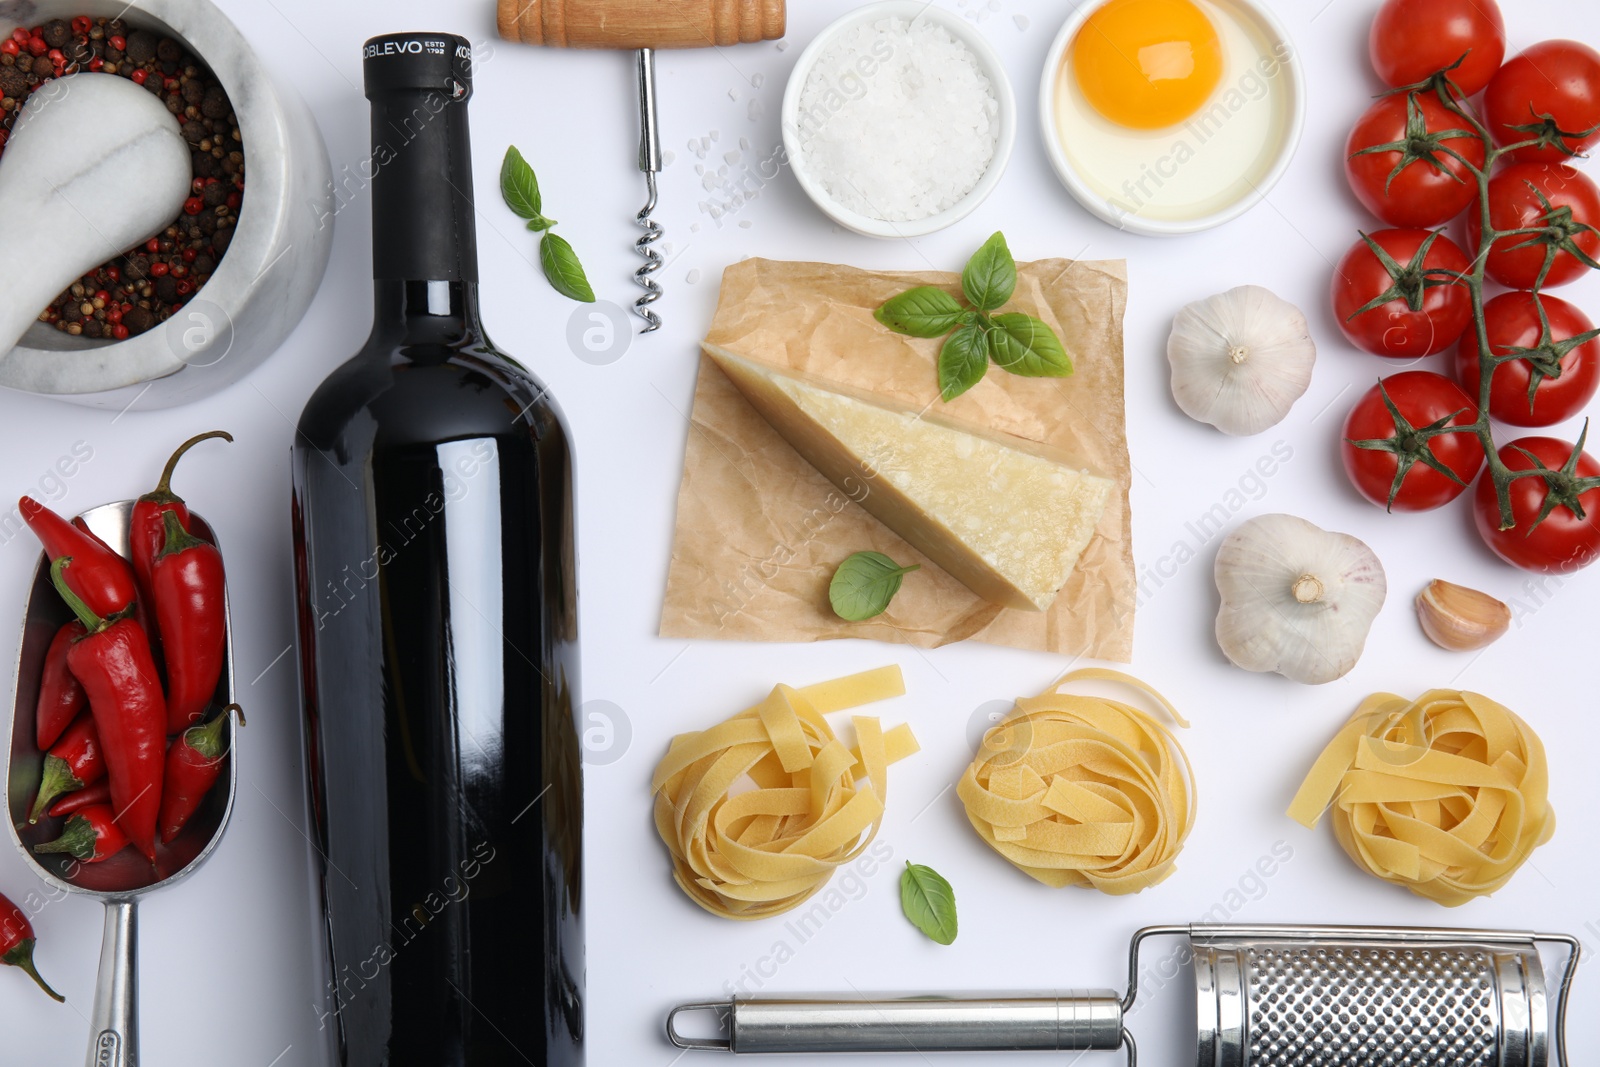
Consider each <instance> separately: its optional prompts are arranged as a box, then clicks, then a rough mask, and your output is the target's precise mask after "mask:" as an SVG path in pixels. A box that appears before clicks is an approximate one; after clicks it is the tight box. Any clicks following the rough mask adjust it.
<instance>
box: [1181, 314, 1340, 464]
mask: <svg viewBox="0 0 1600 1067" xmlns="http://www.w3.org/2000/svg"><path fill="white" fill-rule="evenodd" d="M1316 359H1317V346H1316V342H1314V341H1312V340H1311V328H1310V326H1308V325H1307V324H1306V317H1305V316H1304V315H1302V314H1301V313H1300V309H1299V308H1297V307H1295V306H1294V305H1293V304H1291V303H1289V302H1288V301H1287V300H1281V299H1279V298H1278V297H1277V296H1274V295H1273V294H1272V293H1271V292H1270V291H1269V290H1266V289H1263V288H1261V286H1259V285H1241V286H1239V287H1238V288H1235V289H1229V290H1228V291H1227V292H1225V293H1218V294H1217V295H1216V296H1211V297H1207V298H1206V299H1204V300H1197V301H1195V302H1194V303H1193V304H1190V305H1188V306H1187V307H1185V308H1184V309H1183V310H1182V311H1180V312H1178V315H1177V317H1176V318H1175V319H1173V322H1172V335H1171V336H1170V337H1168V338H1167V361H1168V362H1170V363H1171V364H1172V398H1173V399H1174V400H1176V401H1177V402H1178V406H1179V407H1180V408H1182V409H1183V413H1184V414H1185V415H1188V416H1189V417H1190V418H1191V419H1195V420H1196V421H1198V422H1209V423H1210V424H1211V425H1213V426H1215V427H1216V428H1217V429H1219V430H1221V431H1222V432H1223V433H1227V434H1234V435H1235V436H1247V435H1249V434H1253V433H1260V432H1261V431H1262V430H1265V429H1266V428H1267V427H1269V426H1276V425H1277V424H1278V423H1279V422H1281V421H1283V417H1284V416H1285V415H1287V414H1289V409H1290V408H1291V407H1293V406H1294V402H1295V401H1296V400H1299V399H1300V397H1301V396H1302V395H1303V394H1304V393H1305V391H1306V388H1307V386H1309V385H1310V384H1311V366H1312V364H1313V363H1315V362H1316Z"/></svg>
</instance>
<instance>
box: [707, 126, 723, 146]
mask: <svg viewBox="0 0 1600 1067" xmlns="http://www.w3.org/2000/svg"><path fill="white" fill-rule="evenodd" d="M721 136H722V131H720V130H712V131H711V139H712V140H713V141H715V140H718V139H720V138H721ZM706 147H707V148H710V147H711V146H710V145H706Z"/></svg>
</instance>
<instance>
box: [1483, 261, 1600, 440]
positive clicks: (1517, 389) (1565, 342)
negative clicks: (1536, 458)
mask: <svg viewBox="0 0 1600 1067" xmlns="http://www.w3.org/2000/svg"><path fill="white" fill-rule="evenodd" d="M1541 304H1542V305H1543V307H1544V314H1545V321H1546V322H1548V323H1549V325H1550V334H1549V337H1548V338H1544V337H1543V326H1542V324H1541V323H1540V321H1539V307H1540V305H1541ZM1483 317H1484V324H1485V326H1486V327H1487V333H1488V337H1489V345H1490V348H1489V350H1490V351H1491V352H1493V353H1494V354H1495V355H1497V356H1504V355H1510V354H1511V353H1512V352H1525V353H1527V358H1526V359H1514V360H1511V361H1510V362H1508V363H1502V364H1500V365H1499V366H1497V367H1496V368H1495V371H1494V383H1493V385H1492V386H1491V388H1490V392H1489V414H1491V415H1493V416H1494V417H1495V418H1497V419H1499V420H1500V421H1501V422H1506V423H1510V424H1511V425H1512V426H1550V425H1553V424H1555V423H1558V422H1564V421H1566V420H1567V419H1570V418H1572V417H1573V416H1574V415H1576V414H1578V412H1580V411H1582V410H1583V409H1584V408H1585V407H1586V406H1587V405H1588V403H1589V401H1590V400H1592V399H1593V398H1594V394H1595V390H1596V388H1600V338H1596V337H1595V336H1593V335H1594V323H1592V322H1590V321H1589V316H1587V315H1585V314H1584V313H1583V312H1582V311H1579V310H1578V309H1577V308H1575V307H1573V306H1572V305H1571V304H1569V303H1567V302H1566V301H1565V300H1562V299H1561V298H1560V297H1555V296H1544V295H1541V296H1539V297H1538V298H1537V300H1535V298H1534V295H1533V294H1532V293H1526V292H1515V293H1501V294H1500V295H1499V296H1497V297H1495V298H1494V299H1493V300H1491V301H1489V302H1488V303H1487V304H1485V305H1484V306H1483ZM1479 370H1480V364H1479V353H1478V333H1477V331H1476V330H1473V331H1471V332H1470V333H1467V334H1465V335H1464V336H1463V337H1462V338H1461V344H1460V345H1458V346H1457V347H1456V374H1457V376H1458V377H1460V379H1461V385H1462V387H1463V388H1464V389H1466V391H1467V394H1468V395H1469V396H1474V397H1475V396H1477V395H1478V386H1479ZM1530 401H1531V402H1530Z"/></svg>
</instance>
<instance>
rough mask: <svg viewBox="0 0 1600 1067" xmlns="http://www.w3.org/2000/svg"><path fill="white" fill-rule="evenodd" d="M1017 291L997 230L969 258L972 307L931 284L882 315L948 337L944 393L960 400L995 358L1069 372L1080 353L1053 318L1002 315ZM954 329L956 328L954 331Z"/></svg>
mask: <svg viewBox="0 0 1600 1067" xmlns="http://www.w3.org/2000/svg"><path fill="white" fill-rule="evenodd" d="M1016 291H1017V261H1016V260H1015V259H1013V258H1012V256H1011V249H1010V248H1008V247H1007V246H1006V238H1005V234H1003V233H996V234H995V235H994V236H993V237H991V238H989V239H988V240H987V241H985V242H984V243H983V247H982V248H980V249H978V251H977V252H976V253H974V254H973V256H972V258H971V259H970V260H968V261H967V266H966V269H964V270H963V271H962V272H961V292H962V294H963V295H965V296H966V298H967V303H968V304H970V305H971V307H964V306H962V304H961V302H960V301H958V300H957V299H956V298H955V297H953V296H951V295H950V294H949V293H947V292H945V291H944V290H943V289H938V288H935V287H934V286H931V285H923V286H918V287H917V288H915V289H908V290H907V291H905V292H903V293H901V294H900V295H899V296H895V297H891V298H890V299H889V300H887V301H885V302H884V304H883V305H882V306H881V307H879V308H878V310H877V311H876V312H874V313H873V314H874V317H875V318H876V319H877V320H878V321H879V322H881V323H883V324H884V325H885V326H887V327H889V329H891V330H893V331H894V332H895V333H902V334H905V335H907V336H909V337H923V338H933V337H944V336H945V334H950V336H949V338H947V339H946V340H945V343H944V346H943V347H942V348H941V349H940V350H939V396H940V397H941V398H943V399H944V400H946V401H951V400H954V399H955V398H956V397H958V396H960V395H961V394H962V393H964V392H966V391H967V390H968V389H971V388H972V387H973V386H974V385H977V384H978V382H979V381H981V380H982V379H983V376H984V374H985V373H986V372H987V371H988V369H989V364H990V363H991V362H993V363H994V365H995V366H997V367H999V368H1001V369H1002V370H1007V371H1010V372H1011V373H1012V374H1019V375H1022V376H1023V377H1027V378H1064V377H1066V376H1067V375H1069V374H1071V373H1072V357H1071V356H1069V355H1068V354H1067V350H1066V348H1065V346H1063V345H1062V343H1061V338H1060V337H1058V336H1056V332H1055V331H1054V330H1052V329H1051V328H1050V327H1049V326H1048V325H1047V324H1046V323H1044V322H1041V321H1040V320H1038V319H1036V318H1034V317H1033V316H1032V315H1024V314H1022V313H1021V312H1009V313H1006V314H995V312H998V311H999V310H1000V309H1001V308H1002V307H1004V306H1005V305H1006V303H1007V302H1008V301H1010V299H1011V297H1012V296H1013V295H1014V294H1015V293H1016ZM951 331H954V332H953V333H952V332H951Z"/></svg>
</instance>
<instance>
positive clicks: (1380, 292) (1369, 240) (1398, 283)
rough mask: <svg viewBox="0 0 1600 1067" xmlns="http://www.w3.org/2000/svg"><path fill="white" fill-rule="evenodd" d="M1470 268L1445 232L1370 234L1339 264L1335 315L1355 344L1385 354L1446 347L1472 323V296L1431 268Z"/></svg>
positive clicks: (1462, 270) (1396, 356)
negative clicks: (1377, 302)
mask: <svg viewBox="0 0 1600 1067" xmlns="http://www.w3.org/2000/svg"><path fill="white" fill-rule="evenodd" d="M1471 266H1472V265H1471V263H1469V262H1468V261H1467V256H1466V253H1465V252H1463V251H1461V246H1460V245H1458V244H1456V243H1455V242H1454V241H1452V240H1450V238H1448V237H1446V236H1445V235H1444V234H1442V233H1438V232H1435V231H1430V230H1379V231H1378V232H1376V233H1373V234H1367V235H1364V236H1363V237H1362V238H1361V240H1359V241H1357V242H1356V243H1355V244H1353V245H1351V246H1350V250H1349V251H1348V252H1346V253H1345V254H1344V258H1343V259H1341V260H1339V265H1338V266H1337V267H1335V268H1334V271H1333V287H1332V295H1333V313H1334V317H1335V318H1337V319H1338V320H1339V328H1340V329H1341V330H1343V331H1344V335H1345V336H1346V337H1348V338H1349V339H1350V343H1351V344H1354V345H1355V346H1356V347H1358V348H1362V349H1365V350H1366V351H1368V352H1372V353H1375V354H1377V355H1380V356H1390V357H1392V358H1394V359H1410V358H1412V357H1414V356H1431V355H1433V354H1434V353H1435V352H1442V351H1444V350H1445V349H1446V348H1449V347H1450V346H1451V345H1453V344H1455V342H1456V338H1458V337H1460V336H1461V333H1462V331H1463V330H1465V329H1466V328H1467V324H1468V323H1470V322H1471V321H1472V294H1471V291H1470V290H1469V289H1468V288H1467V287H1466V286H1465V285H1463V284H1461V283H1460V282H1459V281H1455V280H1453V279H1451V278H1449V277H1448V276H1446V275H1441V274H1437V273H1434V274H1430V273H1428V272H1434V271H1452V272H1455V273H1457V274H1465V273H1466V272H1467V271H1469V270H1470V269H1471ZM1385 298H1386V299H1385ZM1379 300H1382V301H1383V302H1382V303H1379V304H1376V305H1374V302H1375V301H1379ZM1363 309H1365V310H1363Z"/></svg>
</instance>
